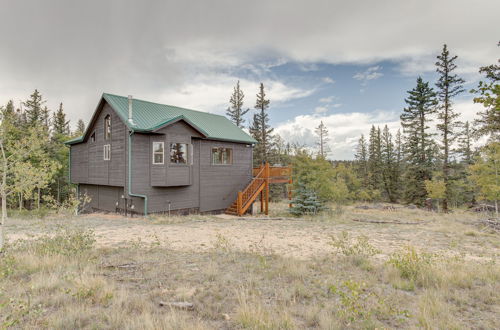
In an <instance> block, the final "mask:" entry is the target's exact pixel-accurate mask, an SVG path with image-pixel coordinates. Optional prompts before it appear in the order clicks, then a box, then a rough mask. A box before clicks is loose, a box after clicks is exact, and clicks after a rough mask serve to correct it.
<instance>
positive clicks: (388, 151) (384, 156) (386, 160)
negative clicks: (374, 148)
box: [380, 125, 399, 203]
mask: <svg viewBox="0 0 500 330" xmlns="http://www.w3.org/2000/svg"><path fill="white" fill-rule="evenodd" d="M380 155H381V163H382V168H381V172H382V180H383V186H384V190H385V193H386V195H387V199H388V200H389V201H390V202H391V203H395V202H396V199H397V190H398V187H397V183H398V181H399V180H398V178H397V177H396V175H397V171H396V154H395V152H394V144H393V142H392V135H391V133H390V132H389V128H388V127H387V125H385V127H384V130H383V133H382V138H381V153H380Z"/></svg>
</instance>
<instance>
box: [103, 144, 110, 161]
mask: <svg viewBox="0 0 500 330" xmlns="http://www.w3.org/2000/svg"><path fill="white" fill-rule="evenodd" d="M103 159H104V160H111V145H110V144H105V145H104V148H103Z"/></svg>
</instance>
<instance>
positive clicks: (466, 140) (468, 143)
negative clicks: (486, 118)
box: [457, 121, 474, 165]
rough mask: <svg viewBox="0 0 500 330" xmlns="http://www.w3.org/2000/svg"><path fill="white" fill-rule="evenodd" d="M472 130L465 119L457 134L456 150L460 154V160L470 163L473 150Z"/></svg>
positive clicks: (472, 157)
mask: <svg viewBox="0 0 500 330" xmlns="http://www.w3.org/2000/svg"><path fill="white" fill-rule="evenodd" d="M472 139H473V137H472V130H471V129H470V125H469V122H468V121H466V122H465V123H464V124H463V125H462V131H461V132H460V133H459V135H458V149H457V152H458V153H459V154H460V156H461V158H462V161H463V162H464V163H465V164H467V165H471V164H472V163H473V159H474V152H473V150H472Z"/></svg>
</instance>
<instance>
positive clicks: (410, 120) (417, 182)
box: [400, 77, 437, 205]
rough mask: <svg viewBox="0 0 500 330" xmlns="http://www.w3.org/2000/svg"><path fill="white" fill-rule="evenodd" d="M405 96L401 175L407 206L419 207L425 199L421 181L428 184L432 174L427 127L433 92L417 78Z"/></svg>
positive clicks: (434, 101)
mask: <svg viewBox="0 0 500 330" xmlns="http://www.w3.org/2000/svg"><path fill="white" fill-rule="evenodd" d="M407 93H408V97H407V98H406V99H405V102H406V104H407V107H406V108H404V109H403V114H402V115H401V117H400V118H401V126H403V132H404V134H405V137H406V139H405V143H404V149H403V150H404V152H405V155H406V162H407V164H408V166H407V168H406V170H405V171H406V172H405V174H404V176H405V181H406V182H407V183H408V184H407V185H405V190H404V198H405V200H406V202H408V203H415V204H418V205H423V203H424V200H425V198H426V197H427V191H426V189H425V184H424V181H425V180H430V178H431V176H432V171H433V160H434V142H433V139H432V137H433V134H432V133H430V132H429V129H430V127H429V125H428V124H429V122H431V119H430V118H429V117H430V115H432V114H434V113H435V111H436V109H435V107H436V105H437V100H436V92H434V90H433V89H432V87H430V86H429V83H428V82H424V81H423V80H422V78H421V77H419V78H417V85H416V87H415V88H413V89H412V90H410V91H408V92H407Z"/></svg>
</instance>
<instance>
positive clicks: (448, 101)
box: [436, 44, 465, 212]
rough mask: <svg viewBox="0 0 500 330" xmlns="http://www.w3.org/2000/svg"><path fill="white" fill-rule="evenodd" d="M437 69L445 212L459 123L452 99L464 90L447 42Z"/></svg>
mask: <svg viewBox="0 0 500 330" xmlns="http://www.w3.org/2000/svg"><path fill="white" fill-rule="evenodd" d="M437 59H438V61H437V62H436V71H437V72H438V74H439V79H438V81H437V83H436V87H437V89H438V99H439V107H438V121H439V123H438V125H437V128H438V131H439V132H440V133H441V137H442V144H441V150H442V161H443V180H444V184H445V197H444V198H443V201H442V204H443V212H447V211H448V204H449V200H450V198H451V195H452V191H451V190H452V184H451V182H450V180H452V178H451V174H452V173H451V165H450V156H451V146H452V145H453V142H454V141H455V139H456V136H457V134H456V131H455V129H456V127H457V126H458V125H459V122H458V121H457V118H458V113H456V112H455V111H454V110H453V103H452V100H453V98H454V97H456V96H457V95H459V94H460V93H462V92H463V91H464V89H463V83H464V82H465V81H464V80H463V79H462V78H460V77H458V76H457V75H456V74H454V73H453V72H454V71H455V69H456V68H457V66H456V64H455V60H456V59H457V56H456V55H455V56H451V55H450V52H449V51H448V48H447V46H446V44H445V45H444V46H443V50H442V52H441V54H440V55H438V56H437Z"/></svg>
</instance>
